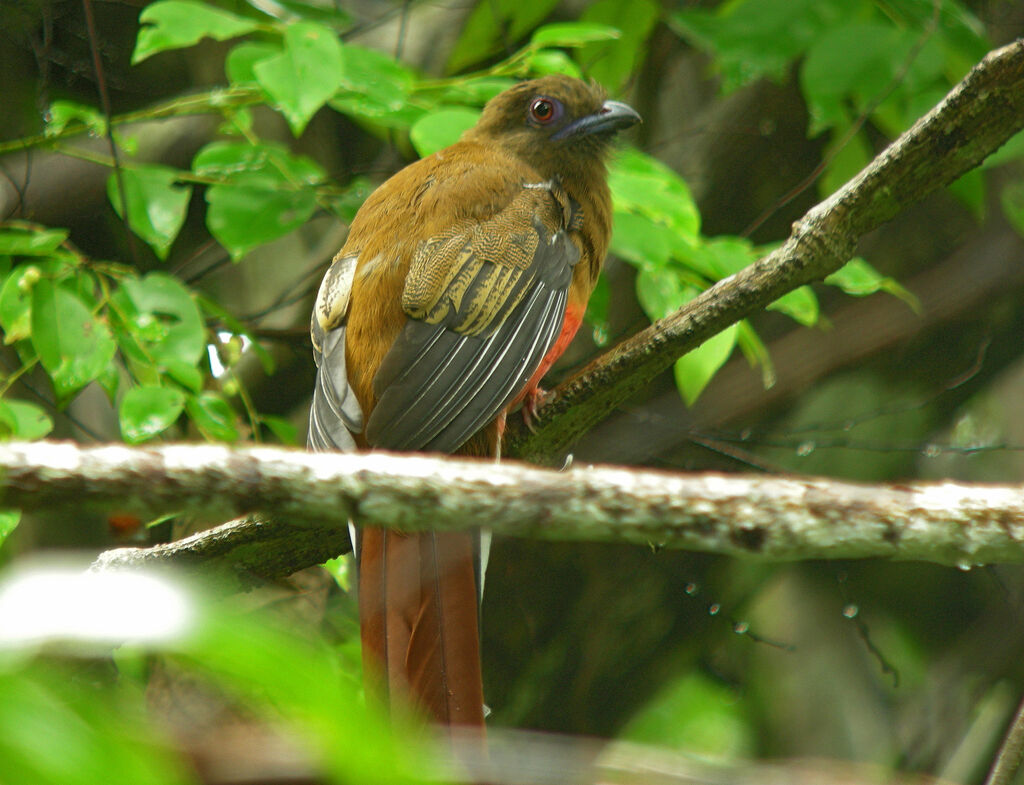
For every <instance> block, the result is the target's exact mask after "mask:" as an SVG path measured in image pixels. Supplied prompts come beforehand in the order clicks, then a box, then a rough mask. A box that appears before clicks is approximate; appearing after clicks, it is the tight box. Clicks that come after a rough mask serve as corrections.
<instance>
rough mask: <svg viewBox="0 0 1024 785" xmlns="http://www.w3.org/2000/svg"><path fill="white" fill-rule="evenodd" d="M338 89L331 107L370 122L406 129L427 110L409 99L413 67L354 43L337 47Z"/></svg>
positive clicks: (413, 74)
mask: <svg viewBox="0 0 1024 785" xmlns="http://www.w3.org/2000/svg"><path fill="white" fill-rule="evenodd" d="M341 59H342V63H343V64H344V67H343V69H342V77H341V90H339V91H338V92H337V93H336V94H335V95H334V97H333V98H331V100H330V102H329V103H330V105H331V107H332V108H334V109H336V110H337V111H339V112H342V113H344V114H347V115H349V116H350V117H352V118H353V119H355V120H358V121H362V122H367V121H369V122H370V123H371V124H372V125H376V126H381V127H387V128H399V129H403V130H404V129H407V128H409V126H411V125H412V124H413V123H414V122H415V121H416V120H418V119H419V118H420V117H422V116H423V115H424V114H426V113H427V111H428V109H427V106H426V105H424V102H423V101H420V100H416V101H414V100H413V97H412V95H411V93H412V90H413V88H414V86H415V84H416V81H417V78H418V77H417V75H416V73H415V72H414V71H412V70H411V69H410V68H407V67H406V66H404V65H402V64H401V63H398V62H396V61H395V60H392V59H391V58H390V57H388V56H387V55H385V54H383V53H382V52H378V51H376V50H374V49H367V48H366V47H362V46H357V45H355V44H346V45H345V46H344V47H342V50H341Z"/></svg>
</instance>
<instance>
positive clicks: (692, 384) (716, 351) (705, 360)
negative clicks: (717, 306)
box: [674, 324, 738, 406]
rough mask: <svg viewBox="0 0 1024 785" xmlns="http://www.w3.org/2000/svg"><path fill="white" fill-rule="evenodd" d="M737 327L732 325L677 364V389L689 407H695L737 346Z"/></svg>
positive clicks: (683, 357) (679, 360)
mask: <svg viewBox="0 0 1024 785" xmlns="http://www.w3.org/2000/svg"><path fill="white" fill-rule="evenodd" d="M737 327H738V326H737V325H735V324H731V325H729V326H728V327H726V328H725V329H724V330H722V332H720V333H718V335H715V336H713V337H711V338H709V339H708V340H706V341H705V342H704V343H702V344H701V345H700V346H699V347H697V348H696V349H694V350H693V351H692V352H690V353H688V354H685V355H683V356H682V357H680V358H679V359H678V360H676V364H675V368H674V371H675V377H676V387H678V388H679V392H680V394H681V395H682V396H683V400H684V401H685V402H686V405H687V406H693V404H694V403H696V401H697V398H698V397H700V394H701V393H702V392H703V391H704V388H705V387H707V385H708V382H710V381H711V379H712V378H713V377H714V375H715V373H716V372H717V371H718V369H719V368H721V367H722V365H723V364H724V363H725V361H726V360H728V359H729V355H730V354H732V349H733V347H734V346H735V345H736V330H737Z"/></svg>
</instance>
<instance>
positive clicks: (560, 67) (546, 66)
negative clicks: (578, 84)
mask: <svg viewBox="0 0 1024 785" xmlns="http://www.w3.org/2000/svg"><path fill="white" fill-rule="evenodd" d="M530 72H531V73H533V74H537V75H538V76H545V75H547V74H563V75H564V76H571V77H573V78H575V79H579V78H580V77H581V76H583V72H582V71H580V67H579V66H578V65H576V63H575V62H573V60H571V59H570V58H569V55H567V54H566V53H565V52H563V51H561V50H560V49H541V50H539V51H537V52H534V53H533V54H532V55H531V56H530Z"/></svg>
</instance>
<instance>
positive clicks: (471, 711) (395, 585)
mask: <svg viewBox="0 0 1024 785" xmlns="http://www.w3.org/2000/svg"><path fill="white" fill-rule="evenodd" d="M474 538H475V535H473V534H471V533H467V532H420V533H416V534H400V533H397V532H394V531H388V530H386V529H376V528H369V527H368V528H365V529H363V530H362V531H361V537H360V554H359V618H360V624H361V632H362V643H363V663H364V664H363V667H364V669H365V670H366V673H367V676H368V679H367V681H368V683H369V684H371V685H373V687H372V689H375V690H377V691H379V692H380V693H381V697H382V698H383V699H384V703H385V705H395V704H398V703H402V702H404V703H408V702H409V701H410V700H411V701H412V703H413V704H414V705H416V706H418V707H419V708H420V709H421V710H422V711H423V712H424V713H425V714H426V715H427V716H428V718H430V719H432V720H433V721H435V722H437V723H440V724H443V725H463V726H465V725H470V726H479V727H480V728H481V729H482V728H483V723H484V715H483V705H484V704H483V687H482V684H481V678H480V636H479V630H478V625H477V620H478V618H479V617H478V614H479V610H478V599H477V598H478V596H479V595H478V580H477V572H476V571H477V562H478V554H477V548H476V546H475V544H474V542H475V540H474Z"/></svg>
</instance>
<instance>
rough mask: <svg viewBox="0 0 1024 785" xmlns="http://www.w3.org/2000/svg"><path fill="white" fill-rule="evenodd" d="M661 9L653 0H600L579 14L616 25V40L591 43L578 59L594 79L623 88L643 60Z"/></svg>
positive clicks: (590, 19)
mask: <svg viewBox="0 0 1024 785" xmlns="http://www.w3.org/2000/svg"><path fill="white" fill-rule="evenodd" d="M660 16H661V8H660V7H659V6H658V4H657V3H655V2H654V0H630V2H628V3H626V2H622V0H597V2H596V3H592V4H591V5H589V6H587V8H586V10H585V11H584V12H583V15H582V16H581V17H580V19H581V21H584V22H599V23H602V24H606V25H610V26H611V27H614V28H617V29H618V30H620V31H621V32H622V37H621V38H619V39H618V40H617V41H606V42H601V43H590V44H587V45H585V46H583V47H582V48H580V50H579V51H578V52H577V53H576V59H577V61H578V62H579V63H580V64H582V66H583V68H584V71H586V73H587V74H588V76H590V77H591V78H592V79H596V80H597V81H598V82H600V83H601V84H603V85H606V86H608V87H621V86H622V85H623V84H624V83H625V82H626V80H627V79H629V77H630V76H631V75H632V73H633V71H635V70H636V68H637V66H638V65H639V63H640V62H641V60H642V59H643V56H644V54H645V50H646V47H645V46H644V44H645V43H646V41H647V38H648V36H649V35H650V34H651V30H653V29H654V25H655V23H656V22H657V21H658V18H659V17H660Z"/></svg>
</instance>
